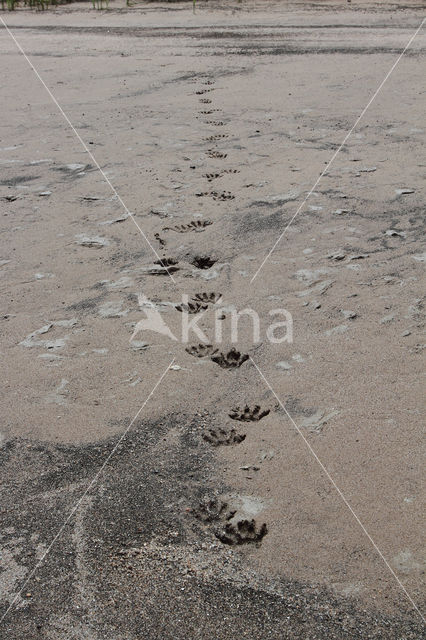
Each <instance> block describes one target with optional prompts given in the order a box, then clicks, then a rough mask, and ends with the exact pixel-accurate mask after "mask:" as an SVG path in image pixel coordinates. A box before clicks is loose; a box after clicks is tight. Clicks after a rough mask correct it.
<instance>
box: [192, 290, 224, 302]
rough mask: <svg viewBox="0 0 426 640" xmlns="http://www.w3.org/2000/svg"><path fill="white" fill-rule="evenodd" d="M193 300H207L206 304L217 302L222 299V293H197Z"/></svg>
mask: <svg viewBox="0 0 426 640" xmlns="http://www.w3.org/2000/svg"><path fill="white" fill-rule="evenodd" d="M192 300H196V301H198V302H205V303H206V304H217V303H218V302H220V301H221V300H222V294H221V293H215V292H214V291H213V292H212V293H196V294H195V296H194V297H193V298H192Z"/></svg>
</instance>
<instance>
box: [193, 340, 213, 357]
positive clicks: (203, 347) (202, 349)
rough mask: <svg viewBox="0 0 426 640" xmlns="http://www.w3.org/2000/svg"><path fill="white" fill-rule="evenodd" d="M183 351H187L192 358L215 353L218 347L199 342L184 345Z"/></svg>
mask: <svg viewBox="0 0 426 640" xmlns="http://www.w3.org/2000/svg"><path fill="white" fill-rule="evenodd" d="M185 351H186V352H187V353H189V355H191V356H194V358H206V357H208V356H211V355H213V354H214V353H217V351H218V349H216V348H215V347H214V346H213V345H211V344H202V343H200V344H195V345H191V346H189V347H185Z"/></svg>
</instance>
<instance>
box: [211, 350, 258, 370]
mask: <svg viewBox="0 0 426 640" xmlns="http://www.w3.org/2000/svg"><path fill="white" fill-rule="evenodd" d="M248 359H249V356H248V355H247V354H246V353H240V352H239V351H237V350H236V349H234V348H232V349H231V350H230V351H228V353H226V354H225V353H222V352H221V353H219V354H217V355H213V356H212V357H211V360H212V361H213V362H215V363H216V364H218V365H219V367H222V369H236V368H237V367H241V365H242V364H243V363H244V362H245V361H246V360H248Z"/></svg>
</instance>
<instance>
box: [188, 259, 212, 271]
mask: <svg viewBox="0 0 426 640" xmlns="http://www.w3.org/2000/svg"><path fill="white" fill-rule="evenodd" d="M215 262H217V260H215V259H214V258H210V256H194V258H193V259H192V260H191V264H193V265H194V267H197V269H210V268H211V267H212V266H213V265H214V264H215Z"/></svg>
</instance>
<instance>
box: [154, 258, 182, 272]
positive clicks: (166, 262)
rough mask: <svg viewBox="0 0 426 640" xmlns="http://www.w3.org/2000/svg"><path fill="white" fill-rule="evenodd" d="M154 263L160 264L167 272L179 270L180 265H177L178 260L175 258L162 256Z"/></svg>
mask: <svg viewBox="0 0 426 640" xmlns="http://www.w3.org/2000/svg"><path fill="white" fill-rule="evenodd" d="M154 264H158V266H160V267H162V268H163V269H164V271H165V272H166V273H167V272H168V273H174V272H175V271H179V267H178V266H177V265H178V261H177V260H176V259H175V258H160V260H155V261H154Z"/></svg>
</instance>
